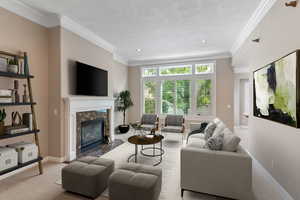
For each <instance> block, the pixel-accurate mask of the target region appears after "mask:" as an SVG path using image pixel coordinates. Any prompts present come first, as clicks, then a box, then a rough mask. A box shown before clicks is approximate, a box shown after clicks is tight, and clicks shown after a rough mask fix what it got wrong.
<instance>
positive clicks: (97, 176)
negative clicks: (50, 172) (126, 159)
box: [62, 156, 114, 198]
mask: <svg viewBox="0 0 300 200" xmlns="http://www.w3.org/2000/svg"><path fill="white" fill-rule="evenodd" d="M113 171H114V161H113V160H109V159H104V158H98V157H91V156H87V157H83V158H80V159H78V160H77V161H74V162H72V163H71V164H69V165H68V166H66V167H64V168H63V169H62V187H63V188H64V189H65V190H67V191H70V192H74V193H78V194H81V195H84V196H87V197H92V198H96V197H97V196H99V195H100V194H101V193H102V192H103V191H104V190H105V189H106V187H107V183H108V178H109V176H110V175H111V173H112V172H113Z"/></svg>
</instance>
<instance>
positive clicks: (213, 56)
mask: <svg viewBox="0 0 300 200" xmlns="http://www.w3.org/2000/svg"><path fill="white" fill-rule="evenodd" d="M222 58H231V53H230V52H221V53H215V54H206V55H198V56H197V55H194V56H186V57H179V58H165V59H164V58H160V59H144V60H129V61H128V65H129V66H130V67H145V66H153V65H158V64H172V63H186V62H197V61H208V60H216V59H222Z"/></svg>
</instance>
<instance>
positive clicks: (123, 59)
mask: <svg viewBox="0 0 300 200" xmlns="http://www.w3.org/2000/svg"><path fill="white" fill-rule="evenodd" d="M113 56H114V60H115V61H117V62H119V63H121V64H123V65H126V66H127V65H128V60H127V59H126V58H124V57H122V56H120V55H119V54H117V53H116V52H114V55H113Z"/></svg>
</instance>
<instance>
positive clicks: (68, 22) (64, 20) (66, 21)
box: [60, 16, 116, 53]
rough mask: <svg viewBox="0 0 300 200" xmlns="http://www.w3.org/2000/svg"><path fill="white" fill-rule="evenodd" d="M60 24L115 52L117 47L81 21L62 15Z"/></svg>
mask: <svg viewBox="0 0 300 200" xmlns="http://www.w3.org/2000/svg"><path fill="white" fill-rule="evenodd" d="M60 25H61V27H63V28H65V29H67V30H69V31H71V32H73V33H75V34H77V35H79V36H81V37H82V38H84V39H86V40H88V41H90V42H92V43H94V44H95V45H97V46H99V47H101V48H103V49H105V50H107V51H109V52H111V53H114V51H115V49H116V48H115V47H114V46H113V45H112V44H111V43H109V42H107V41H106V40H104V39H103V38H101V37H99V36H98V35H97V34H95V33H94V32H92V31H90V30H89V29H88V28H86V27H84V26H82V25H80V24H79V23H77V22H75V21H74V20H72V19H71V18H69V17H66V16H61V18H60Z"/></svg>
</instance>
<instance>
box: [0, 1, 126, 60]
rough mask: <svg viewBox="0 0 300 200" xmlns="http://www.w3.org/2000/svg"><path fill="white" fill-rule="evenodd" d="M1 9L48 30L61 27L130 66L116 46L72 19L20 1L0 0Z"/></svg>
mask: <svg viewBox="0 0 300 200" xmlns="http://www.w3.org/2000/svg"><path fill="white" fill-rule="evenodd" d="M0 7H2V8H4V9H6V10H9V11H10V12H13V13H15V14H16V15H19V16H21V17H24V18H26V19H28V20H30V21H32V22H34V23H37V24H39V25H42V26H44V27H47V28H51V27H55V26H61V27H63V28H65V29H67V30H69V31H71V32H73V33H75V34H77V35H79V36H80V37H82V38H84V39H86V40H88V41H89V42H91V43H93V44H95V45H97V46H99V47H101V48H103V49H105V50H106V51H109V52H110V53H112V54H113V58H114V59H115V60H116V61H118V62H120V63H122V64H125V65H127V64H128V61H127V60H126V59H124V58H122V57H121V56H119V55H115V51H116V47H115V46H114V45H112V44H111V43H109V42H107V41H106V40H104V39H103V38H101V37H100V36H98V35H97V34H95V33H93V32H92V31H91V30H89V29H87V28H85V27H83V26H82V25H80V24H79V23H77V22H75V21H74V20H72V19H70V18H69V17H66V16H59V15H57V14H55V13H48V12H46V11H41V10H39V9H36V8H33V7H30V6H28V5H27V4H25V3H23V2H22V1H19V0H0Z"/></svg>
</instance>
